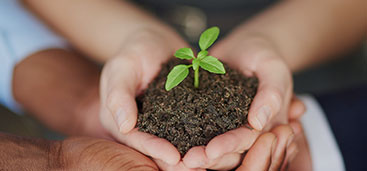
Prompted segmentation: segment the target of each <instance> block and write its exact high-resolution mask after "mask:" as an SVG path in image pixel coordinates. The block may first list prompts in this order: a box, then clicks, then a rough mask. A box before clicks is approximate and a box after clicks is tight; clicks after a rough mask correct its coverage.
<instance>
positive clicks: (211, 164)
mask: <svg viewBox="0 0 367 171" xmlns="http://www.w3.org/2000/svg"><path fill="white" fill-rule="evenodd" d="M305 110H306V108H305V106H304V104H303V102H302V101H300V100H299V99H298V98H297V97H296V96H295V95H293V97H292V100H291V104H290V108H289V111H288V117H289V120H298V119H300V117H301V116H302V115H303V114H304V112H305ZM290 126H292V128H293V130H294V133H295V134H296V138H293V136H294V135H293V131H292V129H290V127H289V126H286V125H281V126H277V127H275V128H273V129H272V130H271V133H266V134H264V135H261V136H260V131H253V132H251V130H249V129H248V128H241V129H243V131H247V133H248V134H249V135H251V137H249V136H248V137H246V139H243V142H242V144H241V143H240V147H242V148H243V149H245V150H249V151H252V152H249V153H250V154H249V153H247V154H246V158H247V159H246V160H254V159H253V158H259V159H260V158H261V157H262V158H263V160H266V158H267V157H266V156H267V155H269V154H271V155H272V156H273V158H272V159H273V160H272V161H271V162H269V163H268V164H269V165H272V167H278V166H279V165H280V164H281V161H283V160H284V157H285V156H284V151H285V150H288V151H290V150H291V151H295V150H296V149H297V148H295V147H294V146H295V145H293V144H294V143H292V140H293V139H296V140H297V141H298V139H300V138H298V137H300V136H299V135H298V134H299V133H300V132H302V131H300V130H301V126H300V124H299V123H298V122H296V121H293V122H291V123H290ZM231 133H232V135H231ZM233 133H234V134H233ZM226 134H228V133H225V134H223V135H220V136H224V135H226ZM229 134H230V136H232V137H231V138H238V136H240V134H239V131H237V130H233V131H232V132H231V131H230V133H229ZM220 136H219V137H220ZM246 136H247V135H246ZM259 136H260V137H259ZM274 137H276V139H278V140H277V143H276V146H272V144H270V145H269V144H268V145H267V143H272V141H273V139H274ZM239 139H240V138H238V139H233V141H230V142H228V144H222V146H224V147H227V145H229V146H230V145H231V144H233V143H235V142H236V141H239ZM255 140H256V142H255ZM290 143H291V144H290ZM303 144H305V143H303ZM305 146H306V147H307V145H303V146H302V147H305ZM232 147H233V146H232ZM270 147H271V148H270ZM296 147H298V146H296ZM259 148H260V149H259ZM223 150H226V149H225V148H223ZM269 150H271V152H272V153H271V152H269ZM256 151H259V152H256ZM292 153H293V152H292ZM289 154H291V153H290V152H288V153H287V156H288V155H289ZM242 155H243V154H241V153H239V152H238V153H227V154H225V155H223V156H221V157H219V158H218V159H215V160H211V159H210V158H208V156H207V155H206V149H205V147H203V146H201V147H193V148H192V149H191V150H189V152H188V153H186V155H185V156H184V158H183V162H184V164H185V165H186V166H187V167H189V168H209V169H214V170H230V169H232V168H234V167H236V166H237V165H238V164H239V163H240V162H241V158H242V157H241V156H242ZM293 155H294V154H292V156H293ZM288 158H289V157H288ZM288 158H287V161H288ZM263 160H258V159H255V160H254V161H251V162H250V161H249V162H243V163H246V167H249V168H259V165H260V166H262V165H263ZM258 162H260V163H258ZM250 170H251V169H250Z"/></svg>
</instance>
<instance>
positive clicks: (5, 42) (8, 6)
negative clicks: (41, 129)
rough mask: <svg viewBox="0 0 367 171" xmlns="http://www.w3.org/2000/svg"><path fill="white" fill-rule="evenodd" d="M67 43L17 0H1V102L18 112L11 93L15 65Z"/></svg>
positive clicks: (64, 46)
mask: <svg viewBox="0 0 367 171" xmlns="http://www.w3.org/2000/svg"><path fill="white" fill-rule="evenodd" d="M66 47H67V43H66V41H65V40H63V39H62V38H60V37H58V36H57V35H56V34H55V33H53V32H52V31H50V30H49V29H48V28H47V27H46V26H45V25H44V24H42V23H41V22H40V21H39V20H37V19H36V18H35V17H34V16H33V15H32V14H31V13H29V12H28V11H27V10H26V9H25V8H23V6H22V5H21V4H20V2H18V1H17V0H0V103H1V104H3V105H5V106H6V107H8V108H9V109H11V110H13V111H15V112H17V113H19V112H21V110H20V106H19V105H18V104H17V103H16V102H15V101H14V98H13V95H12V77H13V69H14V66H15V65H16V64H17V63H18V62H20V61H21V60H23V59H24V58H26V57H27V56H29V55H31V54H33V53H35V52H38V51H41V50H45V49H49V48H66Z"/></svg>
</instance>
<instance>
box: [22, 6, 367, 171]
mask: <svg viewBox="0 0 367 171" xmlns="http://www.w3.org/2000/svg"><path fill="white" fill-rule="evenodd" d="M24 1H25V2H26V3H27V5H29V6H30V7H31V8H32V9H33V10H34V11H35V12H36V13H37V14H38V15H39V16H40V17H41V18H43V19H44V20H45V21H46V22H48V23H49V24H50V25H51V26H53V27H54V28H55V29H56V30H58V31H59V32H60V33H61V34H63V35H64V36H65V37H66V38H68V40H69V41H70V42H71V43H72V44H73V45H74V46H76V47H77V48H78V49H79V50H80V51H81V52H83V53H85V54H88V55H89V56H90V57H91V58H93V59H95V60H97V61H100V62H102V63H103V62H106V64H105V66H104V69H103V73H102V78H101V87H100V88H101V90H100V96H101V99H102V103H101V115H100V118H101V122H102V124H103V125H104V127H105V128H106V129H107V130H108V132H109V133H110V134H112V135H113V137H114V138H116V139H117V140H119V141H120V142H122V143H125V144H127V145H129V146H131V147H133V148H135V149H137V150H139V151H141V152H143V153H144V154H147V155H149V156H151V157H153V158H155V159H157V160H162V161H164V162H165V163H168V164H170V165H174V164H177V163H178V162H179V160H180V157H179V154H178V152H177V150H176V149H174V148H173V146H172V145H171V144H169V143H168V142H166V141H164V140H161V139H156V138H153V137H149V136H148V135H146V134H141V133H139V132H137V131H136V130H135V131H134V130H133V128H134V125H135V123H136V117H137V113H136V111H137V109H136V104H135V101H134V98H135V96H136V95H137V94H139V93H140V92H141V91H142V90H144V88H146V87H147V85H148V83H149V82H150V81H151V80H152V79H153V78H154V76H155V75H156V74H157V73H158V71H159V69H160V64H162V63H163V62H164V61H166V60H167V59H168V58H169V57H170V56H171V55H172V54H173V52H174V51H175V50H177V49H178V48H180V47H187V46H186V44H185V43H184V41H182V40H181V38H180V37H179V36H177V34H176V33H174V31H172V30H171V29H170V28H168V27H167V26H165V25H164V24H162V23H160V22H159V21H158V20H156V19H154V18H153V17H151V16H150V15H149V14H146V13H145V12H143V11H142V10H140V9H138V8H135V7H134V6H133V5H131V4H129V3H128V2H124V1H119V0H106V1H103V2H102V1H98V0H91V1H88V2H86V1H85V0H84V1H85V2H84V1H83V0H78V1H72V0H65V1H57V2H44V1H41V0H24ZM85 3H88V5H84V4H85ZM315 4H317V5H315ZM71 6H72V7H73V8H70V7H71ZM364 6H366V2H365V1H363V0H358V1H355V2H354V3H350V2H348V1H342V0H327V1H322V2H318V1H317V2H316V1H315V2H314V1H306V0H303V1H282V2H280V3H279V4H277V5H275V6H274V7H272V8H270V9H268V10H266V11H264V12H263V13H262V14H260V15H258V16H256V17H254V18H253V19H251V20H250V21H248V22H246V23H243V24H242V25H240V26H239V27H238V28H237V29H235V30H234V31H233V32H232V33H231V34H230V35H229V36H228V37H227V38H225V39H224V40H222V41H221V42H219V43H218V44H216V45H215V46H214V47H213V48H212V49H210V53H211V54H213V55H214V56H216V57H219V58H220V59H221V60H223V61H225V62H227V63H228V64H230V65H232V67H234V68H238V69H239V70H241V71H242V72H243V74H245V75H256V76H258V78H259V81H260V86H259V89H258V94H257V95H256V97H255V99H254V102H253V104H252V106H251V109H250V113H249V123H250V124H251V126H252V127H253V128H255V129H256V130H257V131H249V130H247V129H244V128H240V129H238V130H235V131H233V132H228V133H226V134H223V135H221V136H218V137H216V138H214V139H213V140H212V141H211V142H210V143H209V144H208V145H207V147H206V148H205V150H200V149H196V150H192V152H191V153H193V154H190V155H189V153H188V154H187V156H191V157H186V159H185V157H184V159H183V161H187V162H186V165H189V163H190V161H194V159H193V158H194V157H195V156H206V157H207V158H204V157H201V159H202V161H199V163H204V164H205V163H211V162H214V161H218V162H219V161H222V160H220V159H219V158H221V157H223V156H225V155H231V156H237V157H234V158H233V162H230V163H231V165H233V164H234V163H238V162H239V160H240V155H239V154H241V153H242V152H244V151H245V150H246V149H248V147H249V146H250V145H249V144H252V143H254V142H255V140H256V138H257V137H258V136H259V135H260V133H261V132H260V131H262V130H264V131H268V130H270V129H271V128H273V127H274V126H276V125H279V124H284V123H287V121H288V119H287V112H288V109H289V104H290V100H291V97H292V89H293V87H292V80H291V71H298V70H301V69H303V68H305V67H307V66H309V65H310V64H314V63H319V62H322V61H325V60H327V59H328V58H331V57H333V56H334V55H335V54H339V53H342V52H345V51H347V50H348V49H351V48H352V47H354V46H356V45H357V44H358V43H359V42H360V41H361V40H363V36H364V33H365V31H366V23H365V22H364V18H363V16H364V15H363V14H364V13H363V12H364V10H363V7H364ZM105 11H108V12H105ZM305 14H308V15H305ZM96 18H98V20H96ZM279 18H281V19H282V20H279ZM341 21H343V22H341ZM346 22H347V24H346ZM116 35H119V36H116ZM340 35H343V36H340ZM85 42H88V43H85ZM106 44H108V46H105V45H106ZM128 64H129V65H128ZM132 66H133V67H132ZM249 137H250V138H249ZM233 140H236V141H233ZM224 142H233V143H228V144H227V145H228V146H225V147H224V146H222V145H221V144H223V143H224ZM240 142H248V143H240ZM157 144H160V145H159V146H158V147H159V148H156V149H155V150H152V149H153V148H151V147H153V146H155V145H157ZM198 148H200V147H198ZM208 160H209V161H208ZM184 163H185V162H184ZM227 163H228V162H227ZM218 165H221V164H218ZM222 165H223V166H224V165H226V163H224V162H222ZM188 167H190V166H188Z"/></svg>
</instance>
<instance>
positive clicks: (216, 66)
mask: <svg viewBox="0 0 367 171" xmlns="http://www.w3.org/2000/svg"><path fill="white" fill-rule="evenodd" d="M218 35H219V28H218V27H211V28H209V29H207V30H205V31H204V32H203V33H202V34H201V35H200V39H199V46H200V49H201V51H200V52H199V53H198V55H197V57H195V55H194V52H193V51H192V49H191V48H181V49H179V50H177V51H176V53H175V55H174V56H175V57H176V58H180V59H186V60H191V64H190V65H184V64H180V65H176V66H175V67H173V69H172V70H171V72H169V74H168V76H167V81H166V85H165V88H166V90H167V91H169V90H171V89H172V88H174V87H176V86H177V85H178V84H180V83H181V82H182V81H183V80H184V79H185V78H186V77H187V75H189V68H191V67H192V68H193V70H194V87H195V88H198V87H199V69H200V68H203V69H205V70H207V71H209V72H211V73H215V74H225V73H226V71H225V69H224V66H223V64H222V62H220V61H219V60H218V59H217V58H215V57H213V56H208V51H207V49H208V48H209V47H210V46H211V45H212V44H213V43H214V42H215V40H217V38H218Z"/></svg>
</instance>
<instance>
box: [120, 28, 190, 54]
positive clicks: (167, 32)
mask: <svg viewBox="0 0 367 171" xmlns="http://www.w3.org/2000/svg"><path fill="white" fill-rule="evenodd" d="M188 46H189V45H188V44H187V43H186V42H185V41H184V40H183V39H182V38H181V37H180V36H179V35H178V34H177V33H176V32H175V31H173V30H171V29H170V28H168V27H166V26H160V27H149V28H148V27H142V28H139V29H136V30H134V31H133V32H131V34H130V36H129V37H128V38H126V40H125V41H124V42H123V43H122V45H121V47H122V48H121V49H120V50H119V51H118V53H117V55H116V56H133V57H146V56H149V58H155V59H158V61H159V60H160V59H167V58H168V57H171V56H172V55H173V54H174V52H175V51H176V50H177V49H179V48H182V47H188Z"/></svg>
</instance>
